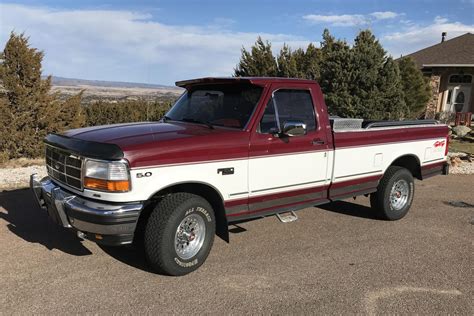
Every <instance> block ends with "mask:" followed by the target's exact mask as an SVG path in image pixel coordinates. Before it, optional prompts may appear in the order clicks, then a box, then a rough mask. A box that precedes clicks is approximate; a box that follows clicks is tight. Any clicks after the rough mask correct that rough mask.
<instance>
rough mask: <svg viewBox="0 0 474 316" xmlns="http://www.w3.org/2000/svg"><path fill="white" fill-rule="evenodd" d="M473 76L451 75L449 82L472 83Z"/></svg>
mask: <svg viewBox="0 0 474 316" xmlns="http://www.w3.org/2000/svg"><path fill="white" fill-rule="evenodd" d="M471 82H472V76H471V75H460V74H459V75H451V77H449V83H471Z"/></svg>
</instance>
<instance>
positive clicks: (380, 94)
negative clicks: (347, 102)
mask: <svg viewBox="0 0 474 316" xmlns="http://www.w3.org/2000/svg"><path fill="white" fill-rule="evenodd" d="M351 63H352V72H351V85H350V93H351V95H352V98H353V106H354V109H355V112H356V113H355V115H356V116H358V117H362V118H365V119H398V118H401V117H404V115H405V113H406V107H405V102H404V100H403V92H402V90H401V85H400V76H399V71H398V67H397V65H396V64H395V63H394V62H393V59H392V58H387V57H386V52H385V50H384V49H383V47H382V45H380V43H379V42H378V41H377V39H376V38H375V36H374V35H373V34H372V32H371V31H369V30H363V31H361V32H360V33H359V34H358V36H357V37H356V39H355V41H354V47H353V48H352V59H351Z"/></svg>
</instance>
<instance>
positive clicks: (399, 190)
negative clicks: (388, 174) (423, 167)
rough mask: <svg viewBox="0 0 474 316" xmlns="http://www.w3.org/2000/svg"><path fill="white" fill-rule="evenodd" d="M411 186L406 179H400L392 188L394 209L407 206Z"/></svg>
mask: <svg viewBox="0 0 474 316" xmlns="http://www.w3.org/2000/svg"><path fill="white" fill-rule="evenodd" d="M409 192H410V186H409V184H408V182H407V181H406V180H403V179H401V180H398V181H397V182H395V183H394V184H393V186H392V190H390V205H391V206H392V209H394V210H396V211H398V210H401V209H402V208H404V207H405V205H406V204H407V202H408V194H409Z"/></svg>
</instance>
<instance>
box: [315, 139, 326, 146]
mask: <svg viewBox="0 0 474 316" xmlns="http://www.w3.org/2000/svg"><path fill="white" fill-rule="evenodd" d="M312 143H313V145H324V144H326V142H325V141H324V140H322V139H321V138H315V139H313V142H312Z"/></svg>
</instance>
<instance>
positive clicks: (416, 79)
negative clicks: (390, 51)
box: [397, 57, 431, 118]
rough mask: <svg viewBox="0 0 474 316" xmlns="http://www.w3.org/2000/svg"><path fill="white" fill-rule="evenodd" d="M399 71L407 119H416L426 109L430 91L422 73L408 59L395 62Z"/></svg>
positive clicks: (410, 59) (411, 60)
mask: <svg viewBox="0 0 474 316" xmlns="http://www.w3.org/2000/svg"><path fill="white" fill-rule="evenodd" d="M397 63H398V68H399V69H400V77H401V85H402V90H403V92H404V99H405V103H406V105H407V109H408V113H407V114H408V117H410V118H416V117H418V116H419V115H420V114H421V113H422V112H423V111H424V110H425V108H426V104H427V103H428V101H429V99H430V96H431V89H430V85H429V83H428V81H427V80H426V79H425V78H424V77H423V73H422V72H421V70H419V69H418V68H417V67H416V64H415V62H414V61H413V59H412V58H410V57H403V58H400V59H398V60H397Z"/></svg>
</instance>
